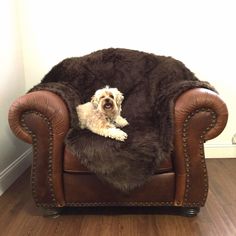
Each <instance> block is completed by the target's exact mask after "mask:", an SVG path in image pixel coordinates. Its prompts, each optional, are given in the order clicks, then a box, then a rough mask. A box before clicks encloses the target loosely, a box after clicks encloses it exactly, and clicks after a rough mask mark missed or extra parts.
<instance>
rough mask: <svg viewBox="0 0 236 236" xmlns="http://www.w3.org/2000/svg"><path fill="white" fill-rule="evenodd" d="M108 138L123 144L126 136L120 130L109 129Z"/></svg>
mask: <svg viewBox="0 0 236 236" xmlns="http://www.w3.org/2000/svg"><path fill="white" fill-rule="evenodd" d="M109 137H110V138H113V139H116V140H118V141H122V142H124V141H125V140H126V139H127V137H128V135H127V134H126V133H125V132H124V131H122V130H121V129H117V128H111V129H110V135H109Z"/></svg>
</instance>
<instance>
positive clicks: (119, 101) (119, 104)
mask: <svg viewBox="0 0 236 236" xmlns="http://www.w3.org/2000/svg"><path fill="white" fill-rule="evenodd" d="M123 100H124V96H123V94H122V93H121V92H119V91H118V92H117V94H116V104H117V106H119V107H120V106H121V103H122V101H123Z"/></svg>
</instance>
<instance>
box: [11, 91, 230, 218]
mask: <svg viewBox="0 0 236 236" xmlns="http://www.w3.org/2000/svg"><path fill="white" fill-rule="evenodd" d="M227 117H228V113H227V108H226V105H225V103H224V102H223V101H222V100H221V98H220V97H219V96H218V95H217V94H216V93H214V92H212V91H210V90H208V89H203V88H196V89H190V90H188V91H187V92H184V93H183V94H182V95H181V96H180V97H179V98H178V99H177V101H176V103H175V118H174V119H175V137H174V140H175V149H174V153H173V155H172V156H170V157H169V159H168V160H166V161H165V162H163V163H162V164H161V166H160V168H159V171H158V173H156V174H155V175H153V176H152V177H151V178H150V179H149V181H148V182H147V183H146V184H145V185H144V186H142V187H140V188H137V189H136V190H134V191H132V192H131V194H129V195H124V194H122V193H120V192H118V191H116V190H114V189H113V188H111V187H110V186H109V185H107V184H105V183H103V182H101V181H100V180H99V179H98V178H97V177H96V175H95V174H93V173H91V172H90V171H89V170H88V169H86V168H85V167H84V166H82V165H81V163H80V162H79V160H78V158H75V157H74V156H73V155H72V153H70V151H69V150H68V149H67V147H66V145H65V144H64V138H65V135H66V133H67V131H68V129H69V113H68V110H67V107H66V105H65V103H64V101H63V100H62V99H61V98H60V97H59V96H58V95H56V94H54V93H52V92H49V91H36V92H32V93H28V94H26V95H24V96H22V97H20V98H18V99H17V100H16V101H15V102H14V103H13V104H12V106H11V108H10V111H9V124H10V127H11V129H12V131H13V132H14V133H15V135H16V136H17V137H19V138H20V139H22V140H24V141H25V142H27V143H30V144H32V145H33V164H32V194H33V198H34V201H35V203H36V205H37V206H39V207H43V208H48V209H52V208H57V209H59V208H62V207H65V206H68V207H85V206H86V207H94V206H130V207H131V206H173V207H178V208H179V209H183V211H182V212H184V214H185V215H196V214H197V213H198V212H199V209H200V207H202V206H204V204H205V202H206V198H207V193H208V175H207V168H206V163H205V156H204V146H203V144H204V142H205V141H207V140H209V139H212V138H214V137H216V136H217V135H219V134H220V133H221V132H222V130H223V129H224V127H225V125H226V122H227Z"/></svg>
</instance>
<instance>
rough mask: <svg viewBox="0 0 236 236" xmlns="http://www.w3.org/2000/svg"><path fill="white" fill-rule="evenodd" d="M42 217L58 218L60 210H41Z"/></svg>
mask: <svg viewBox="0 0 236 236" xmlns="http://www.w3.org/2000/svg"><path fill="white" fill-rule="evenodd" d="M42 210H43V216H44V217H50V218H57V217H59V216H60V213H61V209H60V208H42Z"/></svg>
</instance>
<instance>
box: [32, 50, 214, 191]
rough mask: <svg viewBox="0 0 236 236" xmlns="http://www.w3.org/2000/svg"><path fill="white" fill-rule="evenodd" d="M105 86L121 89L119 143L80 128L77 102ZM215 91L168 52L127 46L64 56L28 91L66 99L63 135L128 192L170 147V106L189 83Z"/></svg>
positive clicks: (89, 165) (88, 164) (82, 156)
mask: <svg viewBox="0 0 236 236" xmlns="http://www.w3.org/2000/svg"><path fill="white" fill-rule="evenodd" d="M105 85H109V86H110V87H115V88H118V89H119V90H120V91H121V92H122V93H123V94H124V98H125V99H124V101H123V104H122V115H123V116H124V117H126V118H127V120H128V122H129V126H127V127H125V128H123V130H124V131H125V132H126V133H127V134H128V139H127V140H126V141H125V142H124V143H123V142H119V141H115V140H112V139H110V138H104V137H102V136H99V135H96V134H94V133H92V132H90V131H89V130H81V129H80V128H79V126H78V118H77V114H76V111H75V107H76V106H77V105H78V104H80V103H85V102H88V101H90V98H91V96H92V95H93V94H94V92H95V91H96V90H97V89H100V88H103V87H104V86H105ZM196 87H204V88H209V89H212V90H214V88H213V87H212V86H211V85H209V83H207V82H202V81H199V80H198V79H197V78H196V77H195V76H194V74H193V73H192V72H191V71H190V70H189V69H187V68H186V67H185V66H184V64H183V63H182V62H180V61H177V60H175V59H173V58H171V57H164V56H156V55H153V54H148V53H144V52H139V51H133V50H128V49H112V48H111V49H105V50H101V51H97V52H94V53H92V54H90V55H87V56H84V57H80V58H69V59H65V60H64V61H62V62H61V63H59V64H58V65H56V66H55V67H53V68H52V70H51V71H50V72H49V73H48V74H47V75H46V76H45V77H44V79H43V80H42V82H41V83H40V84H39V85H37V86H36V87H35V88H33V89H32V90H31V91H34V90H39V89H46V90H50V91H53V92H55V93H57V94H59V95H60V96H61V97H62V98H63V99H64V100H65V102H66V103H67V105H68V109H69V112H70V118H71V129H70V130H69V132H68V135H67V138H66V140H65V142H66V144H67V146H68V147H69V148H70V150H72V151H73V152H74V154H75V155H76V156H77V157H78V158H79V159H80V161H81V163H83V164H84V165H85V166H86V167H87V168H88V169H90V170H91V171H93V172H95V173H96V174H97V176H98V177H99V178H101V179H102V180H104V181H106V182H108V183H110V184H111V185H112V186H114V187H115V188H117V189H119V190H121V191H123V192H128V191H130V190H132V189H134V188H136V187H137V186H140V185H142V184H143V183H144V182H145V181H146V180H147V179H148V177H150V176H151V175H152V174H153V173H155V170H156V167H157V166H158V165H159V163H160V162H161V161H162V160H163V159H165V158H170V155H171V152H172V150H173V129H174V123H173V110H174V102H175V100H176V98H177V97H178V96H179V95H180V94H181V93H183V92H184V91H186V90H188V89H190V88H196Z"/></svg>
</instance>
